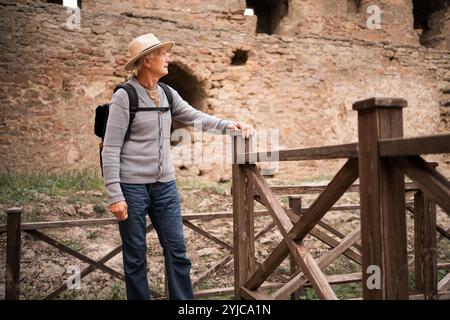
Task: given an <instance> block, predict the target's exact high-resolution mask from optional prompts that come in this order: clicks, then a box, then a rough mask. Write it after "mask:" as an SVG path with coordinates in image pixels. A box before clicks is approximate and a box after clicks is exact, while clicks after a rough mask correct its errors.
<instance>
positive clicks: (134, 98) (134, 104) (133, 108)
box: [114, 82, 139, 140]
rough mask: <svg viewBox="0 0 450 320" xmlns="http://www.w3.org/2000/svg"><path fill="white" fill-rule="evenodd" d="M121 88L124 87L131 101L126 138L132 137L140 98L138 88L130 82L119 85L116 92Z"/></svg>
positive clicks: (115, 89)
mask: <svg viewBox="0 0 450 320" xmlns="http://www.w3.org/2000/svg"><path fill="white" fill-rule="evenodd" d="M119 89H124V90H125V91H126V92H127V94H128V100H129V101H130V107H129V111H130V121H129V122H128V129H127V132H126V134H125V140H128V139H130V129H131V122H132V121H133V120H134V117H135V116H136V112H137V111H138V106H139V99H138V95H137V92H136V89H135V88H134V87H133V86H132V85H131V84H129V83H127V82H125V83H122V84H119V85H117V86H116V87H115V88H114V92H116V91H117V90H119Z"/></svg>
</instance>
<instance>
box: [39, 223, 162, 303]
mask: <svg viewBox="0 0 450 320" xmlns="http://www.w3.org/2000/svg"><path fill="white" fill-rule="evenodd" d="M151 230H153V225H152V224H149V225H147V227H146V232H147V233H148V232H150V231H151ZM121 251H122V245H119V246H117V247H115V248H114V249H113V250H111V251H110V252H108V253H107V254H106V255H104V256H103V257H102V258H100V259H98V260H96V261H97V262H98V263H102V264H104V263H106V262H107V261H109V260H110V259H112V258H113V257H115V256H116V255H117V254H118V253H120V252H121ZM95 269H96V267H95V265H92V264H91V265H89V266H88V267H86V268H85V269H83V270H82V271H81V273H80V279H83V278H84V277H86V276H87V275H89V274H90V273H92V272H93V271H94V270H95ZM66 289H67V283H66V282H65V281H64V282H63V284H62V285H60V286H59V287H58V288H56V289H54V290H53V291H51V292H50V293H47V294H46V295H45V297H44V300H52V299H54V298H56V297H57V296H58V295H59V294H61V293H62V292H64V290H66ZM150 291H151V294H152V296H153V297H155V298H158V297H161V296H162V294H161V293H159V292H156V291H153V290H152V289H150Z"/></svg>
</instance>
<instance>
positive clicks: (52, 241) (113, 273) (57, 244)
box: [25, 230, 125, 280]
mask: <svg viewBox="0 0 450 320" xmlns="http://www.w3.org/2000/svg"><path fill="white" fill-rule="evenodd" d="M25 232H26V233H28V234H30V235H32V236H33V237H36V238H38V239H40V240H42V241H44V242H46V243H48V244H49V245H51V246H54V247H55V248H58V249H59V250H61V251H63V252H65V253H68V254H70V255H71V256H73V257H75V258H78V259H80V260H81V261H84V262H86V263H89V264H92V265H94V266H95V267H96V268H98V269H100V270H102V271H104V272H106V273H108V274H109V275H111V276H113V277H115V278H117V279H119V280H124V279H125V277H124V276H123V274H121V273H119V272H117V271H116V270H114V269H112V268H110V267H108V266H106V265H104V264H102V263H99V262H97V261H95V260H93V259H91V258H89V257H88V256H86V255H84V254H82V253H80V252H78V251H76V250H73V249H71V248H69V247H68V246H66V245H65V244H63V243H61V242H59V241H57V240H55V239H53V238H51V237H49V236H48V235H46V234H44V233H42V232H40V231H37V230H27V231H25Z"/></svg>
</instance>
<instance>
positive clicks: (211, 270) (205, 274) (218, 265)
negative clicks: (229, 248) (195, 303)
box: [192, 254, 233, 288]
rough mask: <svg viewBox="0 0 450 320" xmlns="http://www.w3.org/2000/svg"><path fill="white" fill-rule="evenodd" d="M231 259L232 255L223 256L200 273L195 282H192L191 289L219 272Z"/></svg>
mask: <svg viewBox="0 0 450 320" xmlns="http://www.w3.org/2000/svg"><path fill="white" fill-rule="evenodd" d="M232 259H233V255H232V254H229V255H227V256H225V257H224V258H222V259H220V260H219V261H217V262H216V263H215V264H214V265H213V266H212V267H211V268H209V269H208V270H206V271H204V272H202V273H201V274H200V275H199V276H198V277H197V278H196V279H195V280H193V281H192V287H193V288H195V287H196V286H197V285H199V284H200V282H202V281H203V280H204V279H206V278H208V277H209V276H210V275H212V274H213V273H214V272H215V271H217V270H219V269H220V268H222V267H223V266H225V265H226V264H227V263H228V262H230V261H231V260H232Z"/></svg>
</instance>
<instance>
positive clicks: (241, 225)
mask: <svg viewBox="0 0 450 320" xmlns="http://www.w3.org/2000/svg"><path fill="white" fill-rule="evenodd" d="M242 146H244V150H242V151H245V152H249V148H250V141H249V139H245V140H244V138H243V137H242V136H234V137H233V164H232V184H233V185H232V187H233V247H234V287H235V291H234V294H235V299H240V298H241V290H240V288H241V287H242V286H244V285H245V283H247V281H248V279H249V278H250V276H251V274H252V273H253V272H254V270H255V222H254V220H255V217H254V200H253V181H252V179H251V177H250V176H249V175H247V174H246V167H247V166H248V165H247V164H240V162H241V161H240V160H241V159H239V156H238V151H241V150H240V149H242Z"/></svg>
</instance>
